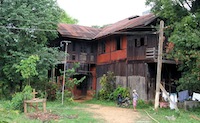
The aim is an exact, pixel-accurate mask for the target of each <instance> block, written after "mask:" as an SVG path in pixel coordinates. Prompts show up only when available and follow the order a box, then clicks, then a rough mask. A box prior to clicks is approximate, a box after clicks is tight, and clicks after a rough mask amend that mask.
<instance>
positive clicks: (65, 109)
mask: <svg viewBox="0 0 200 123" xmlns="http://www.w3.org/2000/svg"><path fill="white" fill-rule="evenodd" d="M5 103H6V101H0V123H10V122H13V123H27V122H29V123H42V121H41V120H33V119H29V118H28V117H27V116H26V115H25V114H24V113H20V112H19V111H14V110H6V109H4V108H3V107H4V104H5ZM82 107H84V104H80V103H70V104H64V105H61V102H47V111H48V112H51V113H52V114H58V115H59V116H61V118H60V119H59V120H52V121H47V122H48V123H55V122H59V123H66V122H67V123H79V122H81V123H101V122H102V120H101V119H95V118H93V115H92V114H91V113H89V112H86V111H84V110H80V109H81V108H82Z"/></svg>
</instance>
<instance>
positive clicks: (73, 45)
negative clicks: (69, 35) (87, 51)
mask: <svg viewBox="0 0 200 123" xmlns="http://www.w3.org/2000/svg"><path fill="white" fill-rule="evenodd" d="M72 51H76V43H75V42H73V43H72Z"/></svg>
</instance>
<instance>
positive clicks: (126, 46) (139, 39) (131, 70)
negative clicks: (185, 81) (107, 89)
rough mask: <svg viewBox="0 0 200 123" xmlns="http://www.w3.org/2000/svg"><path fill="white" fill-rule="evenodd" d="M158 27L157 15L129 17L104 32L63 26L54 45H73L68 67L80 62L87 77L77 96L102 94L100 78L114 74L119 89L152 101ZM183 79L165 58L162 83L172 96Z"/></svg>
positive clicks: (61, 25)
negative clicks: (177, 81)
mask: <svg viewBox="0 0 200 123" xmlns="http://www.w3.org/2000/svg"><path fill="white" fill-rule="evenodd" d="M158 24H159V19H158V18H157V17H156V16H155V15H153V14H148V15H144V16H133V17H129V18H126V19H124V20H121V21H119V22H117V23H114V24H111V25H109V26H107V27H105V28H103V29H96V28H91V27H85V26H79V25H70V24H60V25H59V28H58V32H59V34H60V35H59V38H58V39H57V40H56V41H54V43H53V45H54V46H59V43H60V41H62V40H70V41H71V43H70V44H69V46H68V47H69V48H68V53H69V59H68V60H67V63H68V64H69V66H70V64H71V63H73V62H80V63H81V67H80V69H79V70H78V72H79V73H80V76H87V79H86V80H85V81H84V82H83V83H82V84H81V85H79V86H78V87H77V88H76V92H78V93H77V94H79V95H81V94H87V93H88V92H89V91H91V90H94V91H96V92H98V91H99V90H100V88H101V86H100V83H99V81H100V78H101V77H102V76H103V74H105V73H107V72H108V71H112V72H114V74H115V76H116V78H117V79H116V84H117V85H121V86H123V87H128V88H130V90H133V89H136V90H137V92H138V94H139V95H140V99H143V100H152V99H154V95H155V86H156V70H157V51H158V38H159V34H158V29H157V25H158ZM166 42H167V38H166V40H165V44H166ZM165 46H166V45H165ZM164 50H165V48H164ZM61 66H62V64H61ZM61 68H62V67H61ZM179 77H180V73H179V72H178V71H177V65H176V63H175V61H174V60H170V59H167V58H166V57H163V69H162V82H163V85H164V86H165V89H166V90H167V91H168V92H173V91H175V88H176V85H174V80H176V79H178V78H179ZM78 90H79V91H78Z"/></svg>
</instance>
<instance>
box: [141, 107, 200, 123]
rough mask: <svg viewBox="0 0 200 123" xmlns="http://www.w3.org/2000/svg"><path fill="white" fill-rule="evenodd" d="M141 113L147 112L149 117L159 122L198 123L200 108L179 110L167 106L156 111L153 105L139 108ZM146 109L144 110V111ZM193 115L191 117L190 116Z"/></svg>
mask: <svg viewBox="0 0 200 123" xmlns="http://www.w3.org/2000/svg"><path fill="white" fill-rule="evenodd" d="M139 111H140V113H141V114H142V115H147V114H146V112H148V113H149V115H150V116H151V117H153V118H154V119H156V120H157V121H158V122H160V123H199V122H200V120H198V119H195V118H199V119H200V113H199V112H200V109H199V110H192V111H184V110H183V109H180V110H179V112H176V111H175V110H171V109H168V108H166V109H165V108H160V109H158V111H154V110H153V107H149V108H146V109H140V110H139ZM145 111H146V112H145ZM192 117H193V118H192Z"/></svg>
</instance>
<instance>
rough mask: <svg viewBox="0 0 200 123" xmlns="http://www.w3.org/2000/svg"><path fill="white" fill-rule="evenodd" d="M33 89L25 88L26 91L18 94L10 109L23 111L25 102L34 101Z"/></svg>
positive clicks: (14, 96) (15, 95)
mask: <svg viewBox="0 0 200 123" xmlns="http://www.w3.org/2000/svg"><path fill="white" fill-rule="evenodd" d="M32 98H33V95H32V88H31V86H25V88H24V90H23V91H22V92H17V93H15V94H14V95H13V96H12V100H11V102H10V104H9V105H8V106H9V107H8V108H11V109H13V110H19V111H23V109H24V108H23V102H24V100H29V99H32Z"/></svg>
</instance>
